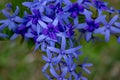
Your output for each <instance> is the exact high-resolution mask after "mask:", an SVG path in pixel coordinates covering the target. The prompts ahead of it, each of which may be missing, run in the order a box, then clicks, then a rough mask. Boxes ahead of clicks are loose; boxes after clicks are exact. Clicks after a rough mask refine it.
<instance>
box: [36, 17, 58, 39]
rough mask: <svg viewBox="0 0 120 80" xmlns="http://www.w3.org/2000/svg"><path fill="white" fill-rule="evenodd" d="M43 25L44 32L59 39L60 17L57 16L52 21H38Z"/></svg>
mask: <svg viewBox="0 0 120 80" xmlns="http://www.w3.org/2000/svg"><path fill="white" fill-rule="evenodd" d="M38 22H39V24H40V25H41V27H42V28H43V31H42V34H43V35H45V36H47V37H49V38H51V39H55V40H56V39H57V33H58V29H57V25H58V18H55V19H54V21H53V22H52V23H48V24H46V23H44V22H42V21H41V20H39V21H38ZM38 41H39V38H38Z"/></svg>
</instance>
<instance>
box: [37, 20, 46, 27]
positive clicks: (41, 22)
mask: <svg viewBox="0 0 120 80" xmlns="http://www.w3.org/2000/svg"><path fill="white" fill-rule="evenodd" d="M38 23H39V24H40V25H41V26H42V27H43V28H47V24H45V23H44V22H43V21H41V20H38Z"/></svg>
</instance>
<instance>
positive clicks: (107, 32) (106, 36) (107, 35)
mask: <svg viewBox="0 0 120 80" xmlns="http://www.w3.org/2000/svg"><path fill="white" fill-rule="evenodd" d="M109 39H110V31H109V30H106V32H105V41H106V42H108V41H109Z"/></svg>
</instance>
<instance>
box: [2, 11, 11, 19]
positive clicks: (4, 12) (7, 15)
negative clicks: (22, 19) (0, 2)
mask: <svg viewBox="0 0 120 80" xmlns="http://www.w3.org/2000/svg"><path fill="white" fill-rule="evenodd" d="M2 13H3V14H4V16H5V17H7V18H10V13H8V12H7V11H5V10H2Z"/></svg>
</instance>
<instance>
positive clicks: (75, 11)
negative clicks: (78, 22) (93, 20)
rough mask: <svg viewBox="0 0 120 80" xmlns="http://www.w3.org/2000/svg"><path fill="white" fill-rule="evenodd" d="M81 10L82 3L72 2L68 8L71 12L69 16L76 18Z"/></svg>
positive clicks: (82, 8)
mask: <svg viewBox="0 0 120 80" xmlns="http://www.w3.org/2000/svg"><path fill="white" fill-rule="evenodd" d="M83 11H84V7H83V5H82V4H79V3H73V4H72V6H71V7H70V8H69V10H68V12H70V13H71V16H72V17H73V18H76V17H77V16H78V15H79V12H83Z"/></svg>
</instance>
